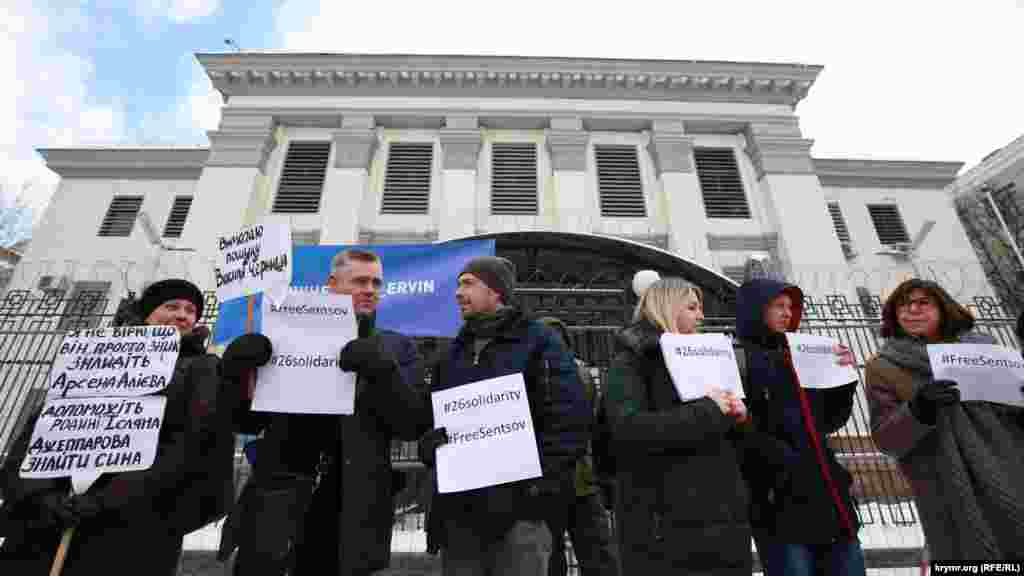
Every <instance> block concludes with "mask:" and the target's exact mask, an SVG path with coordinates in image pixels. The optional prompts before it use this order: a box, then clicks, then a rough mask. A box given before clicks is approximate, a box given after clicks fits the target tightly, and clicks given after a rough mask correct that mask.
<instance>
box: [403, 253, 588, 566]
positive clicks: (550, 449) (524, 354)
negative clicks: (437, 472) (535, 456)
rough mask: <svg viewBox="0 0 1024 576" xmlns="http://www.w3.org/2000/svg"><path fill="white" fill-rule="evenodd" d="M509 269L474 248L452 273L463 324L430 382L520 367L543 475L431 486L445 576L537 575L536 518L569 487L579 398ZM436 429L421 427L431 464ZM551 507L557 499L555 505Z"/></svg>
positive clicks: (564, 358)
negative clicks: (516, 298)
mask: <svg viewBox="0 0 1024 576" xmlns="http://www.w3.org/2000/svg"><path fill="white" fill-rule="evenodd" d="M514 285H515V272H514V270H513V268H512V264H511V263H510V262H509V261H508V260H505V259H503V258H496V257H480V258H476V259H474V260H472V261H470V262H469V263H468V264H467V265H466V267H465V269H464V270H463V271H462V273H461V274H460V275H459V287H458V290H457V292H456V300H457V302H458V305H459V308H460V310H461V312H462V316H463V318H464V319H465V324H464V326H463V327H462V330H461V331H460V332H459V335H458V336H457V337H456V338H455V340H454V342H453V343H452V345H451V346H450V347H449V349H448V350H447V352H446V353H445V354H444V355H443V356H442V358H441V361H440V362H439V364H438V366H437V367H436V368H435V369H434V372H433V378H432V380H431V389H432V391H435V392H436V391H439V390H446V389H449V388H453V387H456V386H461V385H464V384H470V383H473V382H478V381H481V380H487V379H490V378H497V377H500V376H507V375H512V374H516V373H522V374H523V377H524V380H525V381H526V394H527V398H528V400H529V404H530V415H531V417H532V419H533V428H534V431H535V433H536V435H537V448H538V451H539V452H540V457H541V468H542V471H543V477H542V478H538V479H533V480H526V481H519V482H512V483H508V484H502V485H499V486H491V487H487V488H481V489H478V490H470V491H466V492H459V493H454V494H435V495H434V502H433V505H432V508H431V524H432V525H435V526H436V527H437V532H439V533H438V534H436V535H435V536H436V537H437V543H438V544H439V545H440V547H441V548H443V549H444V555H443V559H444V570H443V573H444V575H445V576H499V575H509V576H511V575H516V576H547V570H548V561H549V558H550V555H551V550H552V535H551V531H550V529H549V528H548V527H547V525H546V524H545V522H544V519H545V518H546V517H547V516H549V515H550V510H553V509H565V508H566V507H567V505H568V502H570V501H571V500H572V498H573V497H574V494H575V489H574V472H575V467H576V461H577V460H578V459H579V458H580V457H581V456H582V455H583V454H584V453H585V452H586V441H587V437H586V434H587V430H588V419H589V417H590V407H589V403H588V401H587V399H586V397H585V394H584V390H583V385H582V384H581V383H580V381H579V377H578V376H577V372H576V364H575V363H574V362H573V359H572V356H570V355H569V353H568V352H567V351H566V350H565V348H564V347H563V346H562V344H561V342H560V341H559V339H558V338H557V337H556V336H555V335H554V334H552V333H551V332H550V331H549V330H548V329H546V328H545V327H544V326H543V325H542V324H540V323H539V322H537V321H534V320H530V319H527V317H526V316H525V315H524V313H523V311H522V310H521V309H520V308H519V307H517V306H516V305H515V303H514V302H513V298H512V295H513V289H514ZM446 438H447V435H446V433H445V431H444V429H443V428H435V429H434V430H432V431H430V432H427V434H425V435H424V437H423V439H422V440H421V444H420V451H421V457H422V458H423V459H424V461H426V462H427V463H428V464H429V465H433V460H434V456H435V451H436V449H437V447H438V446H439V445H441V444H443V443H445V442H446ZM556 507H557V508H556Z"/></svg>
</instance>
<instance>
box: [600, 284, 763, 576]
mask: <svg viewBox="0 0 1024 576" xmlns="http://www.w3.org/2000/svg"><path fill="white" fill-rule="evenodd" d="M703 319H704V312H703V297H702V294H701V292H700V289H698V288H697V287H695V286H693V285H692V284H690V283H689V282H686V281H685V280H682V279H680V278H662V279H660V280H657V281H656V282H654V283H653V284H651V285H650V286H649V287H646V289H644V290H643V292H642V296H641V298H640V302H639V304H638V305H637V308H636V312H635V314H634V319H633V320H634V321H633V324H632V325H631V326H629V327H628V328H626V329H624V330H622V331H621V332H619V334H618V335H617V338H616V344H617V353H616V356H615V358H614V359H613V360H612V365H611V367H610V370H609V373H608V379H607V383H606V386H607V409H608V416H609V420H610V426H611V445H612V446H611V449H612V451H613V452H614V454H615V462H616V481H617V483H618V490H619V497H618V498H616V500H617V503H616V511H615V512H616V521H617V528H618V535H619V538H620V539H621V540H620V542H621V544H620V547H621V558H622V573H623V574H669V573H679V574H684V573H685V574H716V575H717V574H744V575H745V576H747V575H749V574H750V573H751V571H752V569H751V563H752V562H751V554H750V537H751V534H750V525H749V522H748V519H747V496H746V489H745V487H744V484H743V480H742V477H741V475H740V469H739V464H738V457H737V453H736V449H735V448H734V447H733V444H732V442H731V441H730V439H729V438H727V435H729V433H730V431H731V430H733V429H734V427H735V425H736V423H737V421H738V420H742V419H744V418H745V417H746V409H745V408H744V406H743V403H742V401H740V400H739V399H737V398H736V397H735V396H733V395H732V394H731V393H726V392H723V391H721V390H718V389H714V388H712V392H710V393H709V394H708V396H705V397H703V398H700V399H698V400H693V401H689V402H682V401H680V399H679V396H678V394H677V393H676V390H675V387H674V386H673V384H672V379H671V377H670V376H669V373H668V370H667V368H666V366H665V361H664V359H663V358H662V355H661V348H660V346H659V345H658V340H659V338H660V336H661V334H663V333H665V332H670V333H676V334H695V333H696V332H697V331H698V329H699V327H700V323H701V321H702V320H703Z"/></svg>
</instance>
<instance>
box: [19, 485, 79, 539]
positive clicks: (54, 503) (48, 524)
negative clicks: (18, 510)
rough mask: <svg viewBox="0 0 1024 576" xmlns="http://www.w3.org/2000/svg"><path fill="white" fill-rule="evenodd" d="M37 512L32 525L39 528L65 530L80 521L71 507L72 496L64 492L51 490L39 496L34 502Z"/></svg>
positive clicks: (32, 519) (31, 522)
mask: <svg viewBox="0 0 1024 576" xmlns="http://www.w3.org/2000/svg"><path fill="white" fill-rule="evenodd" d="M34 505H35V508H36V510H35V512H36V513H35V514H34V515H33V516H34V517H33V518H31V520H30V525H31V526H32V527H33V528H37V529H53V528H57V529H60V530H63V529H65V528H69V527H71V526H74V525H75V524H77V523H78V519H77V518H76V516H75V512H74V510H73V509H72V508H71V497H70V496H68V495H67V494H64V493H62V492H56V491H51V492H47V493H46V494H44V495H42V496H41V497H39V498H37V499H36V500H35V502H34Z"/></svg>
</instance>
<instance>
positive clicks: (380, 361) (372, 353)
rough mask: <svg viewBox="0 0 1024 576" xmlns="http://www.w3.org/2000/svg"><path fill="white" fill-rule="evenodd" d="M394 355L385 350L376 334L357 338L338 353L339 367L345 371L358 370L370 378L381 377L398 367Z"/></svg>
mask: <svg viewBox="0 0 1024 576" xmlns="http://www.w3.org/2000/svg"><path fill="white" fill-rule="evenodd" d="M396 365H397V364H396V362H395V359H394V357H393V356H392V355H391V354H390V353H388V352H387V351H386V350H384V348H383V347H381V345H380V340H378V339H377V337H375V336H371V337H369V338H356V339H355V340H352V341H351V342H349V343H348V344H346V345H345V347H344V348H342V349H341V354H339V355H338V367H339V368H341V369H342V370H344V371H345V372H357V373H359V374H360V375H362V376H366V377H368V378H374V379H376V378H379V377H382V376H385V375H387V374H389V373H391V371H392V370H394V369H395V367H396Z"/></svg>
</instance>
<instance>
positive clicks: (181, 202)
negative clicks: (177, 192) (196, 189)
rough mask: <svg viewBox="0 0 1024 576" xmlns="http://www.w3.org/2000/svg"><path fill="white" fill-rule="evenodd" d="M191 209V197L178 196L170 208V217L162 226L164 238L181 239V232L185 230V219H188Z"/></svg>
mask: <svg viewBox="0 0 1024 576" xmlns="http://www.w3.org/2000/svg"><path fill="white" fill-rule="evenodd" d="M191 207H192V197H191V196H178V197H176V198H175V199H174V205H173V206H171V215H170V216H169V217H168V218H167V224H165V225H164V238H181V231H182V230H184V229H185V219H187V218H188V211H189V208H191Z"/></svg>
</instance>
